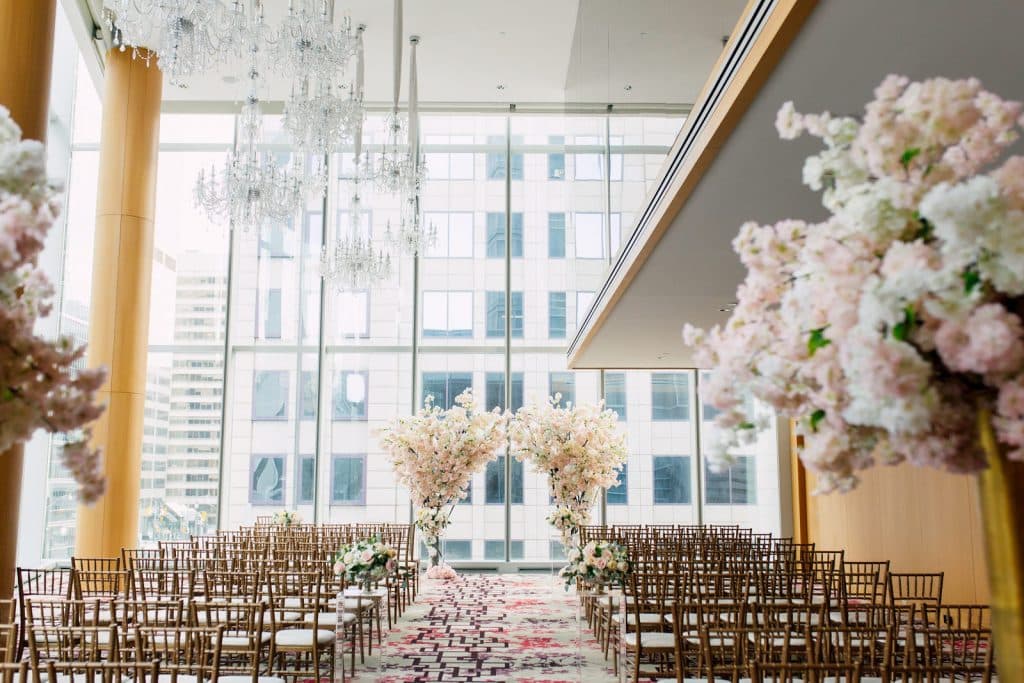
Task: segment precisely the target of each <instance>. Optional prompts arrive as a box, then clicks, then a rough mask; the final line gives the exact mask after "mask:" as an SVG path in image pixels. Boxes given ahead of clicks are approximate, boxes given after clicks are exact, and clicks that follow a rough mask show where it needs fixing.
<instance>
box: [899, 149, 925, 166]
mask: <svg viewBox="0 0 1024 683" xmlns="http://www.w3.org/2000/svg"><path fill="white" fill-rule="evenodd" d="M920 153H921V148H920V147H911V148H909V149H905V150H903V154H901V155H900V163H901V164H902V165H903V168H907V167H908V166H910V162H911V161H913V160H914V157H916V156H917V155H918V154H920Z"/></svg>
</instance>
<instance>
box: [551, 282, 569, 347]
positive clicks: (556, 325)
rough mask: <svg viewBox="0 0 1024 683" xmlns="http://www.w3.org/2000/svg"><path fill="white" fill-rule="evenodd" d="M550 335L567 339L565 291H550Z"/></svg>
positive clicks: (554, 337) (552, 337)
mask: <svg viewBox="0 0 1024 683" xmlns="http://www.w3.org/2000/svg"><path fill="white" fill-rule="evenodd" d="M548 337H549V338H550V339H565V292H548Z"/></svg>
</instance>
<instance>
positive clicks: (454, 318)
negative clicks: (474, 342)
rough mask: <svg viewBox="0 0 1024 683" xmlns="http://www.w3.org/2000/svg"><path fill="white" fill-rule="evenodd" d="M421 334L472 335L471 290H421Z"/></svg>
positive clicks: (434, 335)
mask: <svg viewBox="0 0 1024 683" xmlns="http://www.w3.org/2000/svg"><path fill="white" fill-rule="evenodd" d="M423 336H424V337H448V338H452V337H454V338H468V337H472V336H473V292H423Z"/></svg>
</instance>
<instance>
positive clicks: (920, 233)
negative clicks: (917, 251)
mask: <svg viewBox="0 0 1024 683" xmlns="http://www.w3.org/2000/svg"><path fill="white" fill-rule="evenodd" d="M914 220H916V221H917V222H918V223H919V224H920V225H919V226H918V228H917V232H915V233H914V239H915V240H929V239H931V237H932V234H933V233H934V232H935V226H933V225H932V222H931V221H930V220H928V219H927V218H925V217H924V216H922V215H921V214H920V213H918V212H917V211H915V212H914Z"/></svg>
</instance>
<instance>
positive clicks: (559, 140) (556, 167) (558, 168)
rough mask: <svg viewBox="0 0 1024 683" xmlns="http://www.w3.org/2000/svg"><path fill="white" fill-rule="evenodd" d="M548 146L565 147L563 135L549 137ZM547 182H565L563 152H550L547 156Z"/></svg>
mask: <svg viewBox="0 0 1024 683" xmlns="http://www.w3.org/2000/svg"><path fill="white" fill-rule="evenodd" d="M548 144H549V145H555V146H559V147H564V146H565V136H564V135H549V136H548ZM548 180H565V152H564V151H562V152H550V153H549V154H548Z"/></svg>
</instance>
